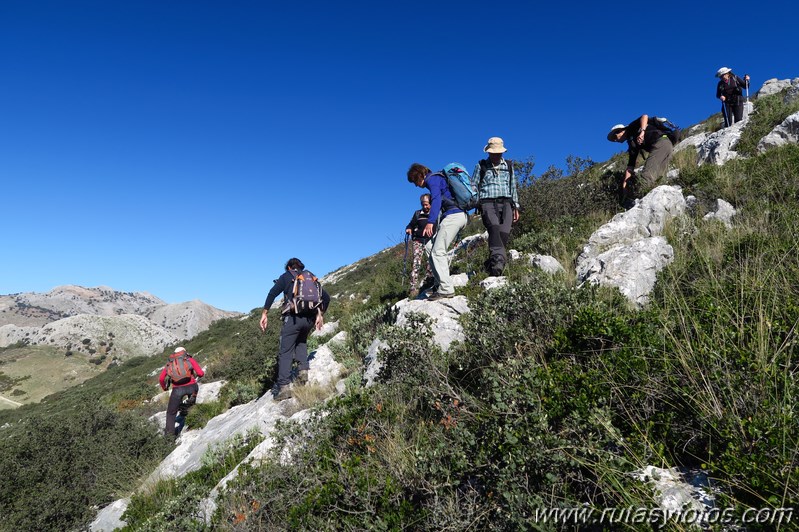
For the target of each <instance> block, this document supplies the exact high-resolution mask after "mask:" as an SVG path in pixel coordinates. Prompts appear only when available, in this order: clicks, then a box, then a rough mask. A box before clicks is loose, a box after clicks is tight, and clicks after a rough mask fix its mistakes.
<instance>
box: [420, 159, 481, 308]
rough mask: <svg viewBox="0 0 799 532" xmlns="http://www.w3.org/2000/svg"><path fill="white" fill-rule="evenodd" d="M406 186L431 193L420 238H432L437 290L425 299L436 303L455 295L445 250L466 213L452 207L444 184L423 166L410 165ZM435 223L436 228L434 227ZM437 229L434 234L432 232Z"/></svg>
mask: <svg viewBox="0 0 799 532" xmlns="http://www.w3.org/2000/svg"><path fill="white" fill-rule="evenodd" d="M408 182H409V183H413V184H414V185H416V186H417V187H420V188H426V189H428V190H429V191H430V197H431V201H430V213H429V214H428V219H427V225H426V226H425V228H424V231H422V236H424V237H428V238H429V237H432V240H431V241H430V243H428V246H430V265H431V266H432V267H433V277H435V282H436V284H437V285H438V290H437V291H435V292H434V293H433V294H431V295H430V297H428V298H427V299H428V300H430V301H435V300H438V299H444V298H448V297H452V296H454V295H455V285H453V284H452V278H451V277H450V275H449V257H447V249H448V248H449V246H450V244H452V242H453V241H454V240H455V237H457V236H458V232H460V230H461V229H463V228H464V227H465V226H466V222H468V217H467V216H466V213H465V212H464V211H463V210H462V209H459V208H458V206H457V205H456V204H455V200H454V199H453V196H452V192H451V191H450V189H449V185H448V184H447V180H446V178H445V177H444V176H442V175H441V174H439V173H433V172H431V171H430V169H429V168H428V167H426V166H425V165H423V164H419V163H413V164H412V165H411V167H410V168H409V169H408ZM436 222H437V224H436ZM436 225H438V228H437V230H436V232H435V235H434V234H433V228H434V227H435V226H436Z"/></svg>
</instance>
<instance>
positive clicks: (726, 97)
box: [716, 67, 749, 127]
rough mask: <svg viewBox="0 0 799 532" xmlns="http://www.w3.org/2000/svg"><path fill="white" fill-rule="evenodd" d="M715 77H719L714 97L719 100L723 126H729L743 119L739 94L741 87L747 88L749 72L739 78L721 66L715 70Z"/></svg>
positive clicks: (741, 101)
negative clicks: (742, 77)
mask: <svg viewBox="0 0 799 532" xmlns="http://www.w3.org/2000/svg"><path fill="white" fill-rule="evenodd" d="M716 77H717V78H721V79H719V83H718V85H716V98H718V99H719V100H721V114H722V115H724V127H730V126H731V125H733V124H735V123H736V122H740V121H741V120H742V119H743V114H744V100H743V98H742V97H741V94H742V92H743V91H742V89H743V88H746V89H747V90H748V89H749V74H745V75H744V79H741V78H739V77H738V76H736V75H735V74H733V72H732V70H730V69H729V68H727V67H721V68H720V69H718V71H716ZM747 94H748V92H747Z"/></svg>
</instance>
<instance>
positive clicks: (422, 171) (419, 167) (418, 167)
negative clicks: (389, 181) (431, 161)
mask: <svg viewBox="0 0 799 532" xmlns="http://www.w3.org/2000/svg"><path fill="white" fill-rule="evenodd" d="M429 173H430V169H429V168H428V167H426V166H425V165H423V164H419V163H413V164H412V165H411V167H410V168H408V183H416V180H417V179H419V178H420V177H427V174H429Z"/></svg>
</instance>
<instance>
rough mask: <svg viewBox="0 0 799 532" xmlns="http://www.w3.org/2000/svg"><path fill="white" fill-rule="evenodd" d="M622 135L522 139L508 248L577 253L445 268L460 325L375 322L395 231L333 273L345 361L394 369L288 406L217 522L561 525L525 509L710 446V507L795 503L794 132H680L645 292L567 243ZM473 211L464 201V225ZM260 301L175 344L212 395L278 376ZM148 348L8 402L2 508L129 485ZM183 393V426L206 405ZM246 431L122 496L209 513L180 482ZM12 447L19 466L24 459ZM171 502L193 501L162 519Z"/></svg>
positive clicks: (588, 226) (30, 521)
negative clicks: (31, 397) (588, 269)
mask: <svg viewBox="0 0 799 532" xmlns="http://www.w3.org/2000/svg"><path fill="white" fill-rule="evenodd" d="M765 101H766V99H764V102H765ZM780 101H781V100H779V99H775V100H774V102H772V103H768V102H767V103H764V105H772V104H773V105H775V106H776V107H777V108H776V109H774V110H773V111H772V110H770V111H768V113H766V112H765V111H764V112H763V114H762V115H761V116H763V117H765V116H766V114H769V115H773V116H776V115H782V114H784V113H786V112H787V111H786V109H785V108H783V107H780V106H779V102H780ZM758 105H760V104H758ZM764 120H765V119H764ZM773 120H774V118H769V119H768V121H769V122H772V121H773ZM753 123H754V124H756V122H754V121H753ZM753 127H755V126H753ZM746 134H747V133H746V132H745V136H746ZM748 134H750V135H753V136H755V134H753V133H748ZM757 134H758V135H759V134H760V133H757ZM620 157H621V156H616V157H614V158H613V159H611V161H609V162H608V163H606V164H596V165H595V164H592V163H591V161H585V160H582V159H579V158H571V159H570V161H569V164H568V166H569V167H568V169H567V171H566V173H565V175H562V173H561V172H559V171H558V170H557V169H548V170H547V171H546V172H544V174H542V175H541V176H533V175H532V168H533V165H532V161H529V160H528V161H522V162H521V163H520V165H521V166H520V171H519V172H517V176H519V177H520V178H521V179H522V182H523V184H524V187H523V190H522V191H521V194H520V197H521V199H522V202H523V216H522V221H521V223H520V224H519V225H518V226H517V227H516V228H515V229H514V235H513V241H512V243H511V247H514V248H516V249H519V250H520V251H523V252H535V253H545V254H551V255H554V256H555V257H557V258H558V259H560V260H561V262H562V263H563V264H564V266H565V267H566V268H567V270H569V271H568V272H567V275H564V276H554V277H552V276H549V275H545V274H542V273H541V272H539V271H533V270H530V269H529V268H528V267H527V266H525V265H523V264H521V262H522V261H519V262H518V263H512V264H511V269H510V272H509V278H510V280H511V283H510V284H509V285H508V286H506V287H504V288H500V289H496V290H493V291H491V292H487V293H483V292H482V291H480V290H479V289H477V288H475V287H474V286H473V284H474V283H475V282H476V281H478V280H479V279H481V278H482V275H479V274H478V275H476V276H475V277H474V278H473V279H472V281H471V282H470V286H468V287H466V288H465V289H461V293H463V294H466V295H468V297H469V300H470V307H471V310H472V311H471V313H470V314H468V315H466V316H465V317H464V318H463V324H464V331H465V336H466V339H465V341H464V342H463V343H461V344H458V345H456V346H454V347H453V348H452V349H451V350H450V351H449V352H447V353H443V352H441V351H440V349H438V348H437V347H436V346H435V344H434V343H433V342H432V340H431V332H430V328H429V326H428V322H427V318H425V317H424V316H416V317H415V318H414V321H413V323H412V324H411V325H410V326H409V327H403V328H400V327H396V326H394V325H391V323H393V320H392V313H391V310H390V307H391V304H392V303H393V302H394V301H396V300H397V299H400V298H402V297H404V296H405V293H406V287H405V283H404V282H403V280H402V279H401V277H402V276H401V273H402V258H403V252H404V249H403V246H402V245H398V246H394V247H392V248H390V249H388V250H385V251H384V252H381V253H379V254H377V255H374V256H372V257H369V258H367V259H364V260H362V261H360V262H359V263H357V265H356V266H357V267H354V268H349V269H348V272H347V273H344V274H343V275H342V276H341V277H340V279H339V280H338V281H337V282H335V283H333V284H331V285H329V286H327V288H328V290H329V291H330V292H331V294H332V295H334V296H335V299H334V304H333V306H332V307H331V312H330V315H329V319H331V320H332V319H339V320H340V323H341V324H342V326H343V328H344V329H345V330H347V331H348V333H349V341H348V343H347V346H345V347H343V348H342V352H341V353H338V355H340V356H342V357H344V358H346V359H347V364H348V365H349V367H354V366H353V361H354V360H358V359H359V358H360V357H362V356H363V355H364V354H365V353H366V349H367V348H368V346H369V344H370V343H371V341H372V339H373V338H374V337H375V335H378V336H379V337H380V338H381V339H383V340H384V341H385V342H386V344H387V346H388V347H387V348H386V349H385V350H384V351H383V356H384V357H385V359H386V360H387V361H388V368H389V369H388V370H387V371H386V372H384V374H383V375H382V382H381V383H379V384H378V385H376V386H374V387H372V388H369V389H364V388H361V387H360V385H359V382H358V379H357V378H352V379H348V383H349V388H348V392H347V393H346V394H344V395H343V396H341V397H338V398H336V399H334V400H332V401H330V402H329V403H326V404H325V405H324V406H322V407H319V408H318V409H317V410H316V411H315V414H314V415H313V416H312V418H311V419H310V421H308V422H307V423H306V424H304V425H303V426H302V427H299V426H297V425H294V424H285V425H283V426H282V428H281V429H280V430H279V431H278V433H277V434H275V435H274V437H275V438H276V445H275V446H274V447H273V448H272V451H271V453H272V460H267V461H265V462H263V463H262V464H261V465H257V466H254V465H250V466H247V467H244V468H242V469H241V470H240V475H239V477H238V478H237V479H236V480H234V481H233V482H232V483H231V484H229V485H228V487H227V489H226V490H225V491H224V493H223V494H222V497H221V499H220V500H219V501H218V502H219V510H218V512H217V513H216V514H215V516H214V518H213V523H212V525H211V527H212V528H213V529H215V530H216V529H222V530H225V529H229V530H253V529H254V530H259V529H264V530H271V529H286V528H289V529H298V530H307V529H312V528H317V529H322V530H329V529H344V530H353V529H388V530H397V529H406V528H410V529H431V530H440V529H456V530H462V529H468V528H474V529H500V530H516V529H545V530H546V529H549V530H557V529H559V528H560V527H559V526H558V525H555V524H552V523H550V524H544V523H534V522H533V518H534V516H535V512H536V510H540V509H544V508H549V507H582V506H583V505H588V506H589V507H594V508H604V507H616V508H625V507H629V506H635V507H639V506H640V507H645V508H651V507H655V506H657V505H656V503H655V501H654V499H653V494H652V492H651V490H650V488H649V487H648V486H646V485H644V484H642V483H641V482H640V481H638V480H637V479H634V478H633V477H632V476H631V473H632V472H633V471H635V470H637V469H639V468H641V467H643V466H645V465H656V466H661V467H668V466H682V467H689V468H697V469H702V470H703V471H705V472H706V473H707V474H708V475H709V477H710V478H711V481H712V484H713V486H714V487H715V489H716V496H717V499H718V501H719V502H718V504H719V506H720V507H732V508H734V509H735V511H736V512H737V513H738V514H740V513H741V512H742V511H743V510H744V509H745V508H748V507H796V506H797V505H799V487H798V486H799V482H798V481H797V476H798V475H799V460H797V451H796V450H797V449H799V424H797V422H796V420H797V414H799V412H797V401H796V395H797V391H798V390H797V387H796V384H795V378H794V374H795V372H796V353H795V349H796V325H797V319H798V318H799V303H797V302H798V301H799V297H798V296H799V258H798V257H797V249H798V248H799V235H798V234H797V231H798V230H797V227H799V224H798V222H799V219H797V218H799V204H798V203H799V184H798V182H797V180H796V179H795V170H796V168H799V147H796V146H788V147H784V148H781V149H778V150H774V151H771V152H769V153H767V154H764V155H759V156H755V157H752V158H751V159H747V160H736V161H732V162H730V163H728V164H726V165H725V166H723V167H716V166H712V165H707V166H701V167H698V166H696V164H695V163H694V162H693V161H692V160H691V154H690V152H689V153H686V154H681V155H680V156H679V157H676V158H675V164H676V165H677V166H678V167H679V168H680V170H681V174H680V177H679V180H678V183H677V184H679V185H681V186H683V189H684V191H685V192H686V193H692V194H694V195H696V196H697V198H698V199H699V200H700V201H699V206H698V207H697V208H696V209H695V210H694V211H693V213H692V214H691V216H690V217H689V218H688V219H687V220H684V221H679V222H675V223H673V224H672V225H671V226H670V227H669V228H668V230H667V231H668V235H667V236H668V239H669V242H670V243H671V244H672V246H673V247H674V248H675V261H674V262H673V263H672V264H671V265H670V266H669V267H668V268H666V269H665V270H664V271H663V272H661V274H660V276H659V278H658V282H657V284H656V289H655V291H654V293H653V294H652V295H651V302H650V304H649V306H648V307H647V308H646V309H645V310H643V311H636V310H632V309H630V308H629V305H628V303H627V302H626V301H625V300H624V299H623V298H622V297H621V296H620V295H619V294H618V293H617V292H615V291H613V290H608V289H599V288H596V287H590V286H584V287H581V288H575V286H574V282H573V275H574V272H573V262H574V260H575V258H576V256H577V254H578V253H579V250H580V247H581V245H582V244H583V243H584V242H585V240H586V239H587V238H588V236H589V235H590V233H591V232H592V231H593V230H594V229H596V227H598V226H599V225H600V224H601V223H603V222H604V221H606V220H607V219H609V217H610V216H612V214H614V213H615V212H617V211H618V210H619V209H618V206H617V200H616V198H617V196H616V193H617V190H616V188H615V187H616V182H617V180H618V177H619V171H620V170H617V168H622V167H623V164H618V159H619V158H620ZM716 198H724V199H726V200H727V201H730V202H731V203H732V204H733V205H735V206H736V208H737V209H738V210H739V214H738V215H737V216H736V218H735V219H734V221H733V227H732V228H731V229H727V228H725V227H723V226H722V225H721V224H719V223H718V222H707V221H704V220H703V219H702V216H703V215H704V214H705V212H706V210H707V208H708V207H709V206H710V205H711V204H712V203H713V202H714V201H715V199H716ZM479 231H481V227H480V224H479V222H476V223H475V222H473V223H472V224H471V225H470V226H469V228H468V229H467V231H466V233H474V232H479ZM485 253H486V249H485V245H484V244H483V245H481V246H479V247H478V248H477V249H474V250H469V251H468V252H465V251H462V252H461V254H460V255H459V258H458V259H457V260H456V262H455V263H454V264H453V270H454V271H456V272H459V271H472V270H474V269H476V265H479V264H480V262H481V261H482V259H484V258H485ZM258 314H259V312H258V311H254V312H253V313H251V314H250V315H249V316H247V317H246V318H245V319H243V320H223V321H221V322H218V323H217V324H215V325H214V326H213V327H211V329H209V331H206V332H205V333H203V334H201V335H199V336H198V337H197V338H195V339H194V340H193V341H192V342H190V343H189V345H187V348H188V349H189V351H190V352H193V353H198V352H199V353H200V360H201V362H202V363H203V365H206V366H207V368H208V380H211V379H219V378H224V379H226V380H228V381H229V384H228V385H227V386H226V387H225V389H224V390H223V394H222V400H221V403H220V404H218V405H215V406H214V407H213V408H214V410H213V411H214V412H218V411H220V410H221V409H224V408H227V407H228V406H231V405H234V404H239V403H242V402H246V401H249V400H251V399H253V398H254V397H257V396H258V395H260V394H262V393H263V392H264V391H266V390H268V389H269V388H270V387H271V384H272V378H273V376H272V371H273V369H274V352H275V349H276V346H277V333H278V330H277V328H276V327H274V328H270V329H268V330H267V333H266V334H262V333H261V332H260V331H259V330H258V327H257V319H258ZM162 363H163V361H162V360H156V359H137V360H134V361H131V362H129V363H126V364H124V365H122V366H120V367H117V368H111V369H110V370H109V371H108V372H107V373H106V374H104V375H101V376H98V377H95V378H92V379H89V380H87V381H86V382H85V383H84V384H83V385H82V386H80V387H76V388H74V389H71V390H67V391H64V392H61V393H59V394H56V395H54V396H51V397H48V398H47V399H46V400H45V401H43V403H42V404H41V405H31V406H26V407H23V408H20V409H19V410H17V411H13V412H8V411H5V412H2V411H0V425H2V424H3V423H5V422H6V421H9V422H11V425H10V426H7V427H6V428H3V429H2V430H0V446H2V449H0V450H2V452H0V470H2V471H4V472H5V471H11V473H10V475H9V476H8V477H6V478H4V479H3V481H2V483H0V493H2V496H0V511H2V513H3V515H9V516H11V519H12V521H9V523H12V524H6V523H5V522H4V524H2V525H0V527H2V528H3V529H9V530H10V529H41V528H42V527H43V528H52V527H53V526H55V527H56V528H75V527H78V526H80V525H81V524H85V523H86V522H87V520H88V519H90V518H91V515H90V514H91V512H90V511H89V510H88V508H89V506H91V505H102V504H105V503H107V502H110V501H111V500H113V499H114V498H117V497H122V496H126V495H128V494H129V491H130V490H131V489H133V487H135V486H136V484H137V481H138V480H140V477H141V475H142V474H144V473H146V472H147V471H148V468H151V467H152V465H153V464H154V463H155V461H157V460H158V459H159V458H160V457H161V456H163V455H164V454H165V453H166V452H167V450H168V449H167V448H166V447H165V446H163V442H161V440H160V438H159V437H158V435H157V434H156V433H155V431H154V430H153V429H152V427H149V428H147V425H145V424H144V423H143V419H144V418H146V416H148V415H149V414H151V413H153V412H154V411H156V410H158V409H159V408H160V409H162V408H163V405H153V404H151V403H148V402H147V401H148V400H149V399H150V398H151V397H152V395H154V391H157V389H156V388H155V379H156V377H154V376H153V375H152V374H153V371H155V370H156V369H158V368H159V367H160V366H161V364H162ZM356 376H357V375H356ZM81 405H83V406H84V408H82V409H81ZM85 405H97V406H96V407H94V408H93V409H86V408H85ZM111 412H113V413H115V415H110V413H111ZM206 415H211V414H206ZM197 416H198V418H196V419H195V420H194V421H192V418H191V414H190V419H189V421H188V423H189V425H190V426H191V425H192V422H194V423H195V426H197V424H201V423H202V421H203V420H202V419H199V418H200V417H202V416H201V415H199V414H197ZM63 427H77V428H74V429H73V428H70V429H69V430H67V429H65V428H63ZM41 430H45V431H46V432H48V434H43V433H41ZM107 431H111V432H110V433H109V432H107ZM95 434H100V435H102V436H103V439H102V440H96V439H94V435H95ZM116 438H121V439H122V440H119V439H116ZM56 439H57V441H56ZM129 439H132V440H133V442H135V445H134V444H133V443H131V442H130V441H129ZM34 440H37V441H34ZM106 440H107V441H109V442H111V443H110V444H109V447H105V446H104V445H103V443H102V442H103V441H106ZM123 440H124V441H123ZM111 444H113V445H115V447H114V449H115V450H116V455H114V454H113V453H111V452H110V450H109V449H111V447H110V445H111ZM250 445H252V441H251V440H248V441H247V442H238V443H236V444H234V445H232V446H231V447H230V448H229V450H228V451H224V452H220V453H217V455H215V457H214V456H211V457H210V458H209V461H210V462H209V463H207V464H206V465H205V468H204V469H203V470H202V471H203V473H202V474H200V473H198V475H191V476H189V477H186V478H184V479H181V480H179V481H174V482H172V483H165V484H162V485H160V486H158V487H156V488H155V489H154V490H152V491H151V492H149V493H145V494H140V495H138V496H137V497H136V498H134V503H133V504H132V505H131V509H130V510H129V514H128V516H127V517H128V518H129V520H130V521H129V523H130V526H129V529H131V530H159V529H160V530H173V529H178V528H181V527H182V528H186V527H189V528H197V529H200V528H202V527H204V526H205V525H203V524H202V523H201V522H200V521H199V520H198V518H197V517H196V515H195V509H194V505H195V504H196V502H197V501H199V500H200V498H202V497H204V496H205V495H207V493H208V491H209V489H210V488H211V487H212V484H215V482H216V480H217V479H218V478H220V477H221V476H222V475H223V474H225V473H226V472H227V471H229V470H230V468H231V467H232V466H233V464H234V463H235V461H236V459H237V457H238V456H240V455H241V454H242V453H245V452H246V450H248V449H249V447H250ZM87 457H88V458H91V462H86V458H87ZM289 457H290V459H289ZM120 462H123V463H125V464H126V466H125V467H126V469H123V470H122V471H121V472H120V471H119V470H115V467H119V464H120ZM19 464H28V465H29V467H30V468H32V469H34V470H36V474H35V476H32V477H31V478H29V479H26V478H23V477H24V471H23V469H22V468H21V467H20V465H19ZM86 464H91V465H86ZM67 471H73V473H74V474H73V477H74V478H67V473H66V472H67ZM90 471H91V472H93V474H89V472H90ZM112 471H113V472H114V474H112ZM49 479H56V481H57V482H59V481H60V482H70V484H67V485H68V486H70V487H71V488H72V489H69V490H63V493H60V494H58V495H57V496H56V495H53V496H54V497H57V498H56V499H55V503H52V504H51V503H50V502H49V501H48V500H45V499H43V498H37V497H35V496H34V493H35V492H36V489H37V488H39V487H40V486H41V485H42V484H43V483H45V482H47V481H48V480H49ZM178 508H180V509H184V510H186V511H187V512H188V513H189V514H190V515H189V517H187V518H186V520H184V521H175V522H172V521H169V519H168V515H167V514H169V512H172V510H170V509H173V510H174V509H178ZM187 509H191V511H188V510H187ZM12 526H13V528H8V527H12ZM759 526H761V527H762V529H764V530H765V529H773V525H771V524H763V525H759ZM629 527H630V529H635V527H634V526H633V525H629ZM756 527H757V525H750V529H755V528H756ZM673 528H675V529H679V528H680V526H677V525H675V526H674V527H673ZM608 529H614V528H608ZM615 529H618V526H617V527H616V528H615Z"/></svg>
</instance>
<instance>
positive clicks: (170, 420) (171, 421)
mask: <svg viewBox="0 0 799 532" xmlns="http://www.w3.org/2000/svg"><path fill="white" fill-rule="evenodd" d="M198 391H200V386H199V385H198V384H197V383H196V382H195V383H194V384H187V385H186V386H173V387H172V393H171V394H169V405H167V407H166V426H164V434H165V435H166V436H177V435H178V432H179V430H177V428H176V427H175V417H176V416H177V415H178V410H180V404H181V403H182V402H183V398H184V397H186V396H187V395H188V396H194V397H193V399H191V400H192V401H193V400H196V399H197V392H198ZM192 404H193V403H192ZM185 417H186V415H185V413H183V418H184V420H183V421H185ZM180 428H181V429H182V428H183V423H181V425H180Z"/></svg>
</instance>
